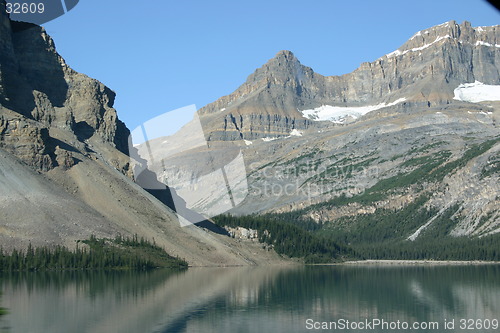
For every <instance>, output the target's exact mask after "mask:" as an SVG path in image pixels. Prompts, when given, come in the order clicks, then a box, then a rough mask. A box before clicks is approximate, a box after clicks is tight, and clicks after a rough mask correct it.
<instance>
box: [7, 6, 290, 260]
mask: <svg viewBox="0 0 500 333" xmlns="http://www.w3.org/2000/svg"><path fill="white" fill-rule="evenodd" d="M4 6H5V3H4V2H3V1H2V2H0V7H1V8H0V244H1V246H2V248H3V249H4V250H10V249H12V248H16V247H17V248H23V247H24V248H25V247H27V246H28V244H29V243H31V244H32V245H33V246H43V245H49V246H52V245H56V244H58V245H66V246H69V247H74V246H75V245H76V241H77V240H83V239H88V238H89V237H90V236H91V235H95V236H97V237H114V236H116V235H117V234H122V235H129V236H130V235H133V234H137V235H139V236H141V237H144V238H146V239H149V240H152V239H154V240H155V241H156V242H157V244H159V245H161V246H162V247H164V248H165V249H166V250H167V252H169V253H170V254H172V255H174V256H179V257H181V258H185V259H186V260H187V261H188V262H189V263H190V264H191V265H247V264H256V263H262V262H276V261H280V260H281V259H280V258H279V257H278V256H277V255H275V254H272V253H267V252H265V251H264V250H262V249H261V248H259V246H258V245H256V244H254V245H252V244H250V245H248V246H247V245H244V244H239V243H237V242H236V241H234V240H232V239H231V238H229V237H227V236H224V235H221V234H217V233H213V232H211V231H209V229H208V228H205V229H202V228H199V227H196V226H194V225H191V226H188V227H185V228H182V227H181V225H180V223H179V219H178V217H177V215H176V213H175V212H173V211H172V210H171V209H169V208H168V207H167V206H165V205H164V204H163V203H162V202H160V201H158V200H157V199H156V198H155V197H153V196H152V195H150V194H149V193H148V192H146V191H145V190H143V189H142V188H140V187H139V186H138V185H137V184H135V183H134V182H133V180H132V174H131V170H130V167H129V162H130V158H129V156H128V136H129V130H128V129H127V128H126V127H125V125H124V124H123V123H122V122H121V121H120V120H119V119H118V117H117V112H116V110H115V109H114V108H113V102H114V98H115V94H114V92H113V91H111V90H110V89H109V88H108V87H106V86H105V85H103V84H102V83H100V82H99V81H97V80H95V79H92V78H89V77H87V76H86V75H83V74H80V73H77V72H75V71H74V70H72V69H71V68H70V67H69V66H68V65H67V64H66V63H65V61H64V60H63V58H62V57H61V56H60V55H59V54H58V53H57V52H56V49H55V45H54V41H53V40H52V39H51V38H50V36H48V35H47V33H46V32H45V30H44V29H43V28H41V27H39V26H36V25H32V24H27V23H20V22H13V21H10V20H9V18H8V17H7V16H6V14H5V7H4ZM205 225H206V226H208V227H210V223H206V224H205ZM261 254H262V255H261Z"/></svg>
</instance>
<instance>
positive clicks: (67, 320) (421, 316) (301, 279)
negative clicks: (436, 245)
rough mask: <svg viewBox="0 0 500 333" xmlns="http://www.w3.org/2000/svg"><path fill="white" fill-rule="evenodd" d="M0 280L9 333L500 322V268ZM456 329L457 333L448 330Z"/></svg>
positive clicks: (1, 325)
mask: <svg viewBox="0 0 500 333" xmlns="http://www.w3.org/2000/svg"><path fill="white" fill-rule="evenodd" d="M0 279H1V282H0V283H1V290H2V297H1V299H0V306H2V307H6V308H8V309H9V312H10V313H9V314H8V315H6V316H4V317H2V318H1V319H0V331H1V332H20V333H21V332H22V333H30V332H36V333H39V332H47V333H57V332H64V333H68V332H71V333H79V332H106V333H109V332H132V333H147V332H188V333H196V332H203V333H206V332H238V333H244V332H256V333H257V332H258V333H267V332H287V333H293V332H311V331H312V332H318V331H321V332H327V331H335V332H343V331H344V332H345V331H347V332H387V331H389V330H387V329H381V328H380V327H378V328H377V327H367V329H365V330H359V329H352V330H340V329H337V330H333V329H332V330H308V329H307V328H308V326H307V325H308V324H307V323H309V325H310V326H309V327H312V326H311V325H314V322H318V323H317V324H316V325H319V324H320V322H324V321H327V322H336V323H337V324H340V323H341V321H342V320H350V321H354V322H356V323H357V322H360V321H363V322H365V321H366V320H368V321H373V320H377V319H378V320H380V322H379V323H381V322H382V321H385V322H386V324H387V325H389V324H390V323H395V322H397V321H398V320H399V321H400V322H403V321H405V322H408V323H410V324H413V323H423V324H424V325H425V322H430V321H433V322H436V323H438V324H439V329H427V330H413V331H420V332H443V331H446V332H466V331H464V330H460V329H458V328H459V320H460V319H462V318H463V319H473V320H478V319H479V320H484V319H488V320H492V319H500V266H473V267H467V266H448V267H411V266H405V267H401V266H396V267H395V266H370V267H361V266H356V267H342V266H328V267H325V266H315V267H285V268H279V267H271V268H270V267H259V268H246V267H245V268H191V269H189V270H187V271H184V272H169V271H155V272H148V273H131V272H114V273H104V272H96V273H88V272H87V273H70V272H66V273H29V274H10V275H2V276H0ZM308 319H309V321H307V320H308ZM453 319H455V322H454V323H455V329H454V330H453V329H447V330H445V329H444V323H445V320H446V322H447V323H448V325H449V324H450V323H453V321H452V320H453ZM344 323H345V322H344ZM372 323H373V322H372ZM485 323H486V322H485ZM351 325H352V324H351ZM337 328H339V327H337ZM400 331H401V330H392V332H400ZM468 331H470V332H499V331H500V329H496V330H492V329H490V330H484V329H482V330H474V331H473V330H468Z"/></svg>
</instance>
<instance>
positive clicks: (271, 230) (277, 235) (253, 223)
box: [214, 215, 352, 263]
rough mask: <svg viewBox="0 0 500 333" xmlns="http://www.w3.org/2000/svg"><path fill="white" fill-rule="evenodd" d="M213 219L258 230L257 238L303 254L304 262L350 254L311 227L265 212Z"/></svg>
mask: <svg viewBox="0 0 500 333" xmlns="http://www.w3.org/2000/svg"><path fill="white" fill-rule="evenodd" d="M214 221H215V223H217V224H218V225H220V226H222V227H224V226H228V227H233V228H234V227H243V228H247V229H253V230H257V231H258V235H259V241H260V242H261V243H266V244H268V245H272V246H273V248H274V250H275V251H276V252H277V253H278V254H281V255H286V256H288V257H290V258H304V259H305V261H306V262H307V263H321V262H323V263H324V262H333V261H339V260H343V259H345V258H346V256H352V251H351V250H349V249H348V248H347V247H345V246H341V245H339V244H338V243H336V242H333V241H332V240H329V239H326V238H323V237H320V236H317V235H314V234H313V233H311V232H310V231H308V230H306V229H304V228H302V227H300V226H299V225H294V224H292V223H287V222H284V221H280V220H275V219H271V218H269V217H266V216H242V217H234V216H229V215H220V216H217V217H215V218H214Z"/></svg>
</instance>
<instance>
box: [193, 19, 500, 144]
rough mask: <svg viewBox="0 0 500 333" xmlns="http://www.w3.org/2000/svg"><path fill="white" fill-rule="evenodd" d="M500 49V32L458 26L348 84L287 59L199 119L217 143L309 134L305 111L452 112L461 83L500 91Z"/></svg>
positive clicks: (424, 36) (368, 67)
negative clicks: (443, 108)
mask: <svg viewBox="0 0 500 333" xmlns="http://www.w3.org/2000/svg"><path fill="white" fill-rule="evenodd" d="M499 45H500V40H499V27H498V26H495V27H477V28H474V27H472V26H471V25H470V23H469V22H463V23H462V24H457V23H456V22H455V21H450V22H447V23H444V24H441V25H438V26H435V27H433V28H430V29H427V30H425V31H419V32H417V33H416V34H415V35H414V36H412V37H411V38H410V39H409V40H408V41H407V42H406V43H405V44H404V45H402V46H401V47H400V48H399V49H398V50H396V51H394V52H391V53H389V54H387V55H385V56H383V57H381V58H379V59H377V60H375V61H373V62H365V63H363V64H361V66H360V67H359V68H358V69H356V70H355V71H354V72H352V73H349V74H345V75H342V76H323V75H320V74H318V73H315V72H314V71H313V70H312V69H311V68H309V67H306V66H304V65H302V64H301V63H300V62H299V60H298V59H297V58H296V57H295V56H294V55H293V53H292V52H290V51H281V52H279V53H278V54H277V55H276V56H275V57H274V58H273V59H271V60H269V61H268V62H267V63H266V64H265V65H264V66H262V67H261V68H259V69H257V70H256V71H255V72H254V73H253V74H251V75H250V76H249V77H248V79H247V81H246V82H245V83H244V84H242V85H241V86H240V87H239V88H238V89H237V90H236V91H235V92H233V93H232V94H230V95H228V96H224V97H222V98H220V99H218V100H217V101H215V102H213V103H211V104H209V105H207V106H205V107H203V108H201V109H200V111H199V113H200V115H201V116H204V118H205V124H206V125H205V128H206V131H207V132H209V134H208V137H209V140H213V141H217V140H239V139H246V140H254V139H257V138H264V137H282V136H287V135H289V134H290V132H291V131H292V130H293V129H297V130H303V129H307V128H309V127H310V126H313V125H314V124H313V123H312V122H311V121H309V120H310V119H313V120H315V119H316V118H317V117H314V116H315V113H314V112H307V113H308V114H309V115H310V117H304V115H303V114H302V113H301V111H302V112H304V111H305V110H314V109H317V108H320V107H322V106H331V107H342V108H354V110H353V111H354V113H355V114H356V111H357V110H356V108H360V107H362V108H365V111H366V109H367V108H368V109H377V106H378V108H379V109H380V108H382V107H383V106H386V105H394V108H396V109H400V110H402V111H403V110H405V111H408V110H412V109H415V108H417V107H419V106H427V107H431V106H435V105H440V104H447V103H450V102H452V101H453V97H454V89H455V88H457V86H458V85H459V84H461V83H466V82H474V81H476V80H477V81H480V82H482V83H484V84H499V83H500V74H499V70H498V56H497V54H498V48H499ZM374 107H375V108H374ZM358 110H361V113H364V112H363V109H358ZM338 111H339V112H340V111H341V110H338ZM358 116H359V115H358ZM333 120H344V119H343V118H342V117H341V118H340V119H333ZM315 127H316V126H315Z"/></svg>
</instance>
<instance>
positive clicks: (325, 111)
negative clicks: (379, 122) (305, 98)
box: [301, 98, 406, 124]
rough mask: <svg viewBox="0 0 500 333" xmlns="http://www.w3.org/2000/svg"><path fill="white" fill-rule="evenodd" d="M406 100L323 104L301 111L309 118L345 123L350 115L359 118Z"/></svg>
mask: <svg viewBox="0 0 500 333" xmlns="http://www.w3.org/2000/svg"><path fill="white" fill-rule="evenodd" d="M404 101H406V98H400V99H397V100H395V101H394V102H392V103H388V104H386V103H380V104H377V105H366V106H358V107H355V106H347V107H345V106H331V105H322V106H320V107H317V108H315V109H310V110H304V111H301V112H302V114H303V115H304V117H306V118H309V119H311V120H314V121H325V120H326V121H331V122H333V123H337V124H343V123H344V122H345V120H346V119H347V118H348V117H352V118H354V119H357V118H359V117H361V116H363V115H365V114H367V113H368V112H371V111H375V110H378V109H381V108H385V107H388V106H393V105H396V104H399V103H401V102H404Z"/></svg>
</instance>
